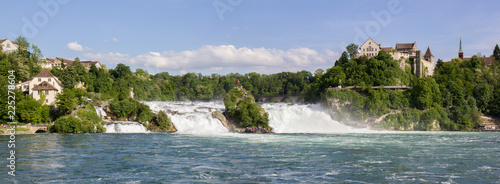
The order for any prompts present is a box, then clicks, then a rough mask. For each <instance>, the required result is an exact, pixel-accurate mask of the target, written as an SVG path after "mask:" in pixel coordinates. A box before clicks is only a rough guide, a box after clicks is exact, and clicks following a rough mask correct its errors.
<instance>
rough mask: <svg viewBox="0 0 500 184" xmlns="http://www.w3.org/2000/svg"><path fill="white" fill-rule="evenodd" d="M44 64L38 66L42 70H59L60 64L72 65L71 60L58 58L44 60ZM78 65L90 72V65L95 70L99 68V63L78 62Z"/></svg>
mask: <svg viewBox="0 0 500 184" xmlns="http://www.w3.org/2000/svg"><path fill="white" fill-rule="evenodd" d="M45 61H46V62H45V63H44V64H41V65H40V66H41V67H42V68H48V69H50V68H58V69H61V67H62V63H64V65H66V66H69V65H71V64H73V60H71V59H64V58H59V57H56V58H55V59H51V58H45ZM80 63H81V64H82V65H83V66H84V67H85V68H86V69H87V71H88V70H90V67H91V66H92V65H95V66H96V68H101V67H102V66H101V63H99V61H80Z"/></svg>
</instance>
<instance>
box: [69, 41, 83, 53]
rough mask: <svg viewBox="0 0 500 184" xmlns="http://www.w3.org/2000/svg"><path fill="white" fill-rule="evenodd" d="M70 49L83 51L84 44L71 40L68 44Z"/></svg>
mask: <svg viewBox="0 0 500 184" xmlns="http://www.w3.org/2000/svg"><path fill="white" fill-rule="evenodd" d="M66 46H67V47H68V48H69V49H70V50H74V51H83V46H82V45H80V44H78V42H76V41H75V42H69V43H68V45H66Z"/></svg>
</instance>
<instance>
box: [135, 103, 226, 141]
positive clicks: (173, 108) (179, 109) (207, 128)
mask: <svg viewBox="0 0 500 184" xmlns="http://www.w3.org/2000/svg"><path fill="white" fill-rule="evenodd" d="M144 103H145V104H146V105H149V107H150V108H151V110H152V111H154V112H155V113H157V112H158V111H160V110H163V111H165V112H167V113H168V114H169V117H170V119H171V120H172V123H173V124H174V125H175V128H177V132H178V133H185V134H214V133H227V132H228V130H227V128H226V127H224V126H223V125H222V123H221V122H220V121H219V120H218V119H214V118H212V112H213V111H216V110H220V111H222V110H224V105H223V104H222V103H221V102H144Z"/></svg>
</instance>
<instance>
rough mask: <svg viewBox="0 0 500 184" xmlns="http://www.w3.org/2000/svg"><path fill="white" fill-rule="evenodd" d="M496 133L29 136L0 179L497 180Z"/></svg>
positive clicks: (499, 149)
mask: <svg viewBox="0 0 500 184" xmlns="http://www.w3.org/2000/svg"><path fill="white" fill-rule="evenodd" d="M499 135H500V134H498V133H477V132H476V133H475V132H369V133H332V134H234V133H220V134H211V135H209V134H204V135H200V134H168V133H136V134H119V133H118V134H116V133H115V134H111V133H108V134H35V135H17V136H16V143H17V144H16V149H15V150H16V155H15V156H16V176H15V177H13V176H9V175H7V172H8V171H9V168H8V167H6V166H5V165H7V164H8V163H7V161H6V158H8V157H9V154H8V153H7V151H6V150H8V148H7V141H8V139H9V138H8V136H0V142H4V143H6V144H3V145H4V146H2V148H1V149H0V150H1V155H0V156H1V157H3V158H4V159H2V160H4V161H3V162H2V163H4V164H2V165H4V166H3V167H2V168H1V169H0V172H1V174H0V175H1V176H2V179H1V180H0V183H339V182H347V183H500V174H499V173H500V136H499Z"/></svg>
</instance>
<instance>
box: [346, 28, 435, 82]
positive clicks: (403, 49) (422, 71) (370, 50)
mask: <svg viewBox="0 0 500 184" xmlns="http://www.w3.org/2000/svg"><path fill="white" fill-rule="evenodd" d="M381 50H383V51H385V52H387V53H388V54H390V55H391V56H392V58H393V59H394V60H400V63H399V67H400V68H401V69H403V70H404V69H405V66H406V65H408V64H407V63H406V60H408V59H413V60H414V62H413V66H411V67H412V68H413V69H414V71H415V75H416V76H417V77H420V76H431V75H433V74H434V67H435V66H434V55H433V54H432V52H431V49H430V48H429V47H427V51H426V52H425V54H424V55H423V56H422V54H421V53H422V52H421V51H420V50H418V48H417V42H413V43H396V47H395V48H392V47H382V46H381V44H379V43H377V42H375V41H373V40H372V39H371V38H368V40H366V41H365V42H364V43H363V44H361V46H360V47H359V49H358V50H356V51H355V52H354V57H361V56H366V57H368V58H371V57H374V56H377V55H378V53H379V51H381Z"/></svg>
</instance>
